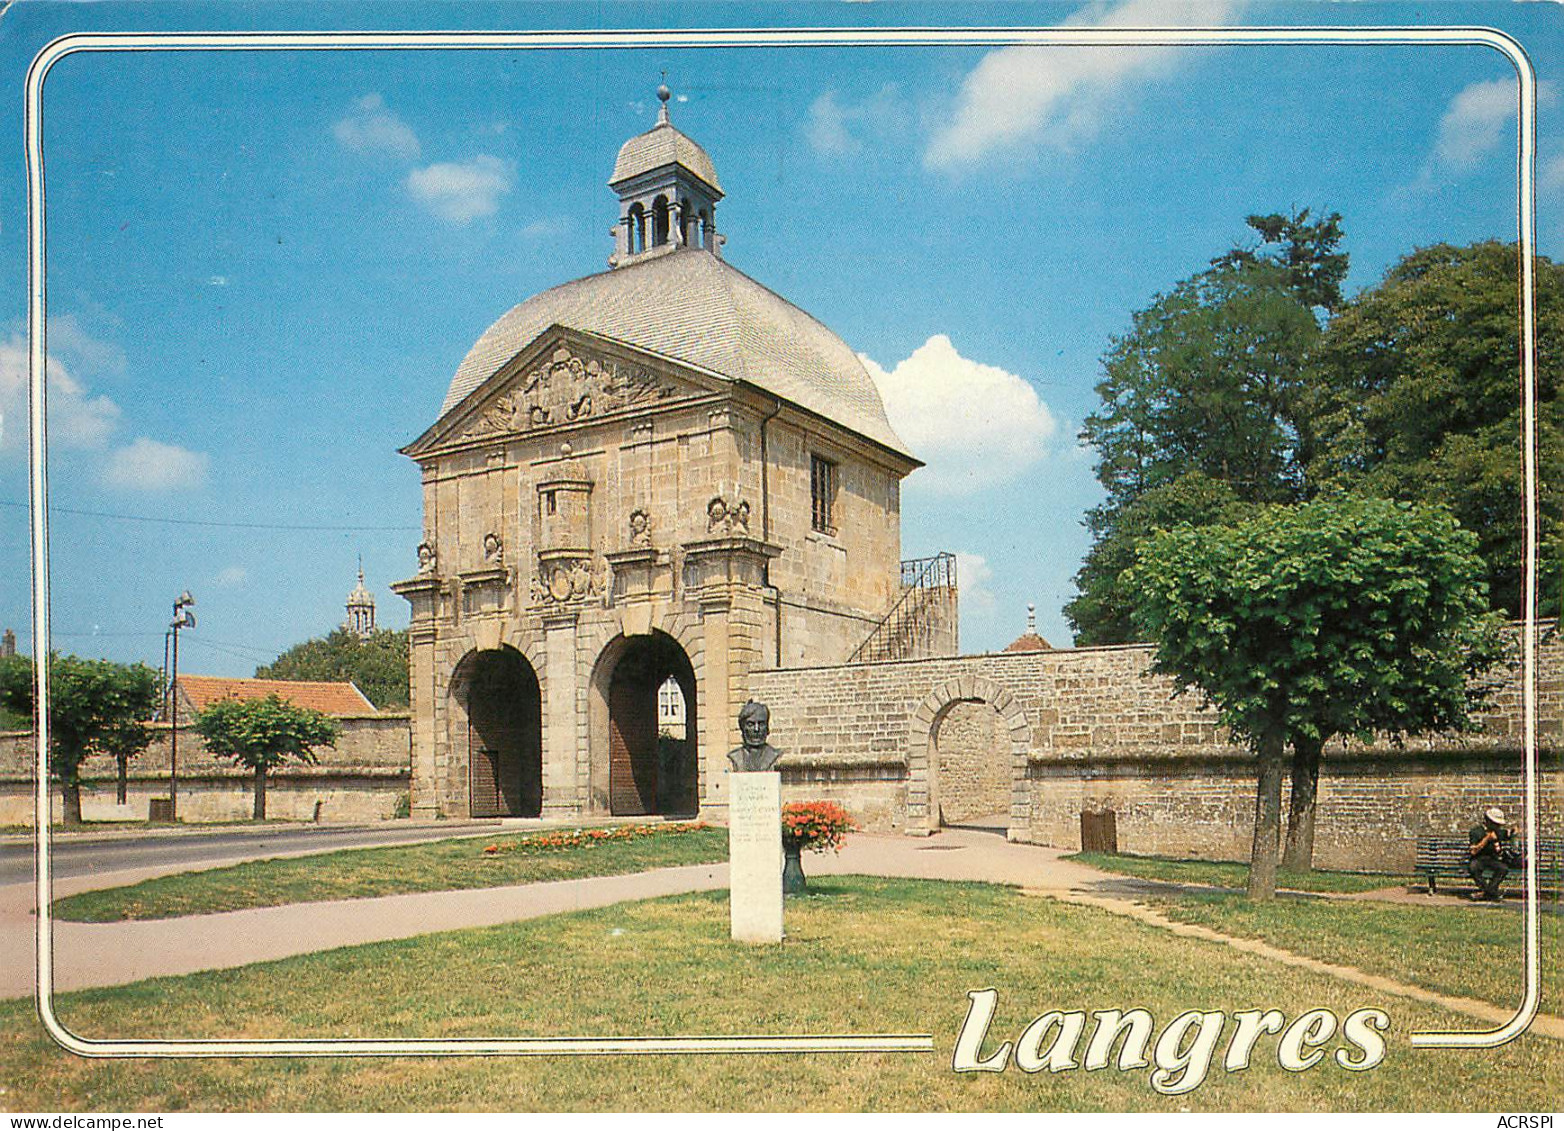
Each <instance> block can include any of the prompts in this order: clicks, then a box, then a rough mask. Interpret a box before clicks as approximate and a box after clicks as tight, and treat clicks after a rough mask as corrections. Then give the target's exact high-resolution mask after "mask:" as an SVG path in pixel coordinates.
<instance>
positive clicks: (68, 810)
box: [0, 655, 162, 825]
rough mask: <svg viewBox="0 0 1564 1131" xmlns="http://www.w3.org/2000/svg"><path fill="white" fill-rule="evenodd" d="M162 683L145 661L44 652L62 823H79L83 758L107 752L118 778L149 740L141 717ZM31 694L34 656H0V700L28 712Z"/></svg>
mask: <svg viewBox="0 0 1564 1131" xmlns="http://www.w3.org/2000/svg"><path fill="white" fill-rule="evenodd" d="M161 688H162V681H161V679H160V677H159V676H158V673H157V672H155V671H153V670H152V669H151V668H149V667H147V666H146V665H145V664H117V663H114V662H113V661H112V660H83V659H81V658H80V657H77V656H60V655H53V656H50V657H49V773H50V776H51V777H53V778H54V780H55V781H57V782H59V783H60V789H61V794H62V797H63V802H64V814H63V815H64V819H65V823H66V824H67V825H79V824H81V785H82V778H81V764H82V762H84V761H85V760H86V759H87V758H88V757H89V756H90V755H93V754H108V755H112V756H113V757H114V759H115V761H116V762H117V763H118V765H119V774H120V780H121V781H122V782H123V781H124V776H125V772H126V770H125V766H126V763H127V762H128V761H129V760H130V759H131V758H132V757H134V756H135V755H136V754H139V753H140V752H141V751H143V750H145V749H146V748H147V746H148V744H149V743H150V742H151V741H152V730H151V728H150V727H148V726H147V725H146V723H147V721H148V720H149V719H151V718H152V714H153V712H154V711H155V710H156V709H157V705H158V702H159V700H160V698H161ZM34 694H35V680H34V677H33V662H32V661H31V660H30V659H28V658H27V657H25V656H8V657H6V658H5V659H4V660H0V702H4V703H5V705H6V706H7V707H8V708H10V709H11V710H12V711H15V712H16V713H17V714H20V715H26V716H31V715H32V714H33V704H34ZM121 800H123V793H122V794H121Z"/></svg>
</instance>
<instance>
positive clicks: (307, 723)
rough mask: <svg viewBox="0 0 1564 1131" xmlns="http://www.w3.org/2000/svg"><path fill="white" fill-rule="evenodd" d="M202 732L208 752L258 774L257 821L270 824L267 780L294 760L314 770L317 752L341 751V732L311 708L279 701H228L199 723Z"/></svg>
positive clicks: (270, 697) (205, 714)
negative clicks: (317, 749)
mask: <svg viewBox="0 0 1564 1131" xmlns="http://www.w3.org/2000/svg"><path fill="white" fill-rule="evenodd" d="M195 728H196V731H197V732H198V733H199V734H200V735H201V737H202V738H203V739H205V740H206V748H207V749H208V750H209V751H211V752H212V753H213V754H215V755H217V756H218V757H220V758H232V759H234V760H235V761H236V762H240V763H242V764H243V765H245V766H248V767H249V768H250V769H251V770H253V771H255V808H254V815H255V819H256V820H257V821H263V820H265V819H266V775H267V773H268V772H269V771H270V770H272V769H275V768H276V767H277V766H280V765H282V764H283V763H284V762H286V761H288V760H289V759H290V758H291V759H296V760H298V761H300V762H308V763H311V764H313V763H314V762H315V761H316V757H315V752H314V750H313V749H312V747H316V746H335V745H336V742H337V738H338V737H339V736H340V735H341V733H342V732H341V729H340V728H339V727H338V726H337V724H336V723H335V722H333V721H332V720H331V719H329V718H327V717H326V716H325V715H323V714H321V713H320V712H319V711H312V710H310V709H309V708H308V707H299V706H296V705H294V704H292V703H289V702H287V701H286V700H284V699H281V698H279V697H278V696H276V695H268V696H267V697H266V698H264V699H245V700H238V699H223V700H219V701H218V702H216V703H213V704H212V705H211V706H210V707H208V708H207V709H206V710H204V711H202V712H201V714H200V715H199V716H198V717H197V718H196V724H195Z"/></svg>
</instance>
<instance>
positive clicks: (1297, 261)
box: [1211, 208, 1347, 313]
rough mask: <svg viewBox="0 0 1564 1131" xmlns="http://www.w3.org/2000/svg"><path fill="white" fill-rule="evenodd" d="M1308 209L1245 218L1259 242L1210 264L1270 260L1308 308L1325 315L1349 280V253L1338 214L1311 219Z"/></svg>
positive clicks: (1334, 306)
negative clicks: (1343, 245) (1317, 308)
mask: <svg viewBox="0 0 1564 1131" xmlns="http://www.w3.org/2000/svg"><path fill="white" fill-rule="evenodd" d="M1309 213H1310V209H1307V208H1305V209H1303V210H1302V211H1301V212H1294V213H1293V214H1292V215H1290V216H1289V215H1286V214H1285V213H1281V212H1272V213H1270V214H1269V215H1265V216H1254V215H1252V216H1248V217H1246V218H1245V220H1244V222H1245V223H1246V224H1248V225H1249V227H1251V228H1253V229H1254V230H1255V232H1257V233H1258V234H1259V236H1260V241H1261V242H1260V246H1259V247H1253V248H1244V247H1235V248H1233V250H1231V251H1229V252H1227V253H1226V254H1225V255H1220V256H1218V257H1217V258H1216V259H1213V260H1212V261H1211V264H1212V266H1214V267H1221V266H1230V267H1240V266H1249V265H1253V264H1256V263H1269V264H1272V265H1274V266H1277V267H1280V268H1282V269H1283V270H1284V271H1285V272H1286V274H1287V285H1288V287H1289V288H1290V289H1291V290H1292V291H1293V293H1294V294H1296V295H1297V296H1298V297H1299V299H1300V300H1302V301H1303V302H1304V303H1305V304H1306V305H1308V306H1317V307H1319V308H1321V309H1322V310H1324V311H1326V312H1328V313H1334V312H1335V311H1337V310H1338V309H1340V308H1341V302H1342V295H1341V284H1342V283H1343V282H1345V281H1346V278H1347V253H1346V252H1344V251H1341V250H1340V246H1341V237H1342V231H1341V213H1340V212H1332V213H1331V214H1330V215H1329V216H1326V217H1325V218H1324V219H1323V220H1316V221H1314V222H1313V223H1310V222H1309Z"/></svg>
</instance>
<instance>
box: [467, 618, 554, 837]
mask: <svg viewBox="0 0 1564 1131" xmlns="http://www.w3.org/2000/svg"><path fill="white" fill-rule="evenodd" d="M450 694H451V698H452V700H453V701H454V706H455V708H456V709H455V710H454V711H453V712H452V713H451V717H452V724H453V730H454V732H455V733H453V734H452V735H451V739H452V743H451V745H452V748H453V750H456V751H464V752H465V753H466V759H467V798H468V804H467V811H468V814H469V815H470V816H473V817H536V816H538V815H539V814H541V813H542V811H543V700H542V694H541V692H540V690H539V687H538V677H537V673H536V672H535V671H533V668H532V665H531V664H530V663H528V662H527V658H526V657H525V656H523V655H522V654H521V653H520V652H518V651H516V649H514V648H510V647H503V646H502V647H500V648H491V649H481V650H474V651H472V652H468V653H467V655H465V656H463V657H462V659H461V662H460V663H458V664H457V665H456V670H455V671H454V672H452V674H451V692H450Z"/></svg>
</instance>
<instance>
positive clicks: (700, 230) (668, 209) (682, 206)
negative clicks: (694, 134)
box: [608, 72, 722, 267]
mask: <svg viewBox="0 0 1564 1131" xmlns="http://www.w3.org/2000/svg"><path fill="white" fill-rule="evenodd" d="M664 77H665V78H666V72H664ZM672 97H673V92H672V91H671V90H669V89H668V84H667V83H666V82H664V83H662V85H660V86H659V87H658V88H657V100H658V102H659V103H660V105H659V106H658V109H657V123H656V124H655V125H654V126H652V128H651V129H649V130H647V131H646V132H645V133H642V134H636V135H635V136H634V137H632V138H631V139H630V140H629V141H627V142H625V143H624V145H623V146H621V147H620V150H619V157H618V159H617V160H616V161H615V162H614V172H613V175H612V176H611V177H609V179H608V187H609V188H611V189H613V190H614V191H615V192H616V193H618V194H619V222H618V223H617V224H615V225H614V227H613V236H614V254H613V255H611V256H609V259H608V265H609V266H610V267H620V266H624V265H625V264H628V263H634V262H637V261H638V260H640V259H641V258H642V257H651V256H654V255H664V254H667V253H668V252H671V251H674V250H677V249H679V248H699V249H701V250H703V251H709V252H711V253H712V254H713V255H720V254H721V247H722V236H720V235H718V233H717V202H718V201H719V200H721V199H722V185H721V184H719V183H718V181H717V170H716V167H715V166H714V165H713V164H712V161H711V157H710V156H709V155H708V154H707V152H706V151H705V150H704V149H702V148H701V147H700V146H699V145H697V144H696V143H695V142H694V141H692V140H690V138H689V137H687V136H685V135H684V134H683V133H681V132H680V131H679V130H678V129H677V128H676V127H675V126H674V124H673V121H672V119H671V118H670V117H669V116H668V102H669V100H670V99H671V98H672Z"/></svg>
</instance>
